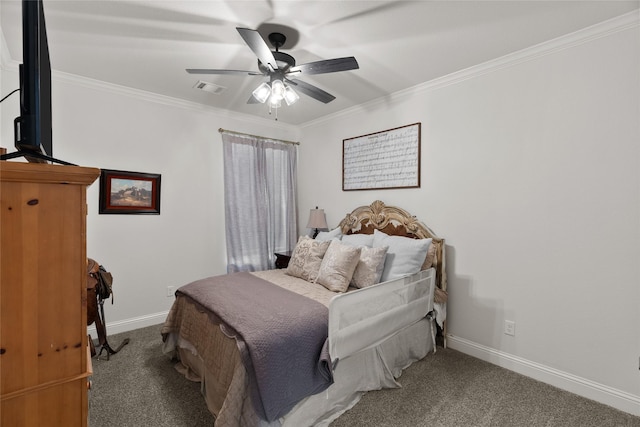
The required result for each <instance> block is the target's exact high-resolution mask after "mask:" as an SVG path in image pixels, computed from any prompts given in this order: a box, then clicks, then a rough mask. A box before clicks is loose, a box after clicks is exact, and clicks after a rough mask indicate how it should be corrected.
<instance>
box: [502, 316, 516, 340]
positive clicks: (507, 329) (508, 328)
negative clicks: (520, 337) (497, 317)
mask: <svg viewBox="0 0 640 427" xmlns="http://www.w3.org/2000/svg"><path fill="white" fill-rule="evenodd" d="M504 333H505V334H506V335H511V336H515V335H516V322H514V321H513V320H505V321H504Z"/></svg>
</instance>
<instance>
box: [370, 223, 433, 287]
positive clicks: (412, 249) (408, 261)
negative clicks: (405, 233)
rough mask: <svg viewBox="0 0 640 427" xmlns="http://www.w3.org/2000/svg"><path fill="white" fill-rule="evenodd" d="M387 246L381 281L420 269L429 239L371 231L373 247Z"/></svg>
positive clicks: (427, 248) (425, 255) (429, 244)
mask: <svg viewBox="0 0 640 427" xmlns="http://www.w3.org/2000/svg"><path fill="white" fill-rule="evenodd" d="M382 246H388V247H389V249H388V250H387V257H386V259H385V261H384V270H383V271H382V277H381V278H380V281H381V282H386V281H387V280H391V279H397V278H398V277H402V276H406V275H407V274H414V273H417V272H418V271H420V269H421V267H422V264H423V263H424V260H425V258H426V257H427V251H428V250H429V246H431V239H412V238H410V237H402V236H389V235H388V234H386V233H383V232H382V231H379V230H375V231H374V233H373V247H374V248H379V247H382Z"/></svg>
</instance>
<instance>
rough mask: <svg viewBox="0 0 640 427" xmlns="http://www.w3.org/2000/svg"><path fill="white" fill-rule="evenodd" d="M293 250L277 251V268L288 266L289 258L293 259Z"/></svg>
mask: <svg viewBox="0 0 640 427" xmlns="http://www.w3.org/2000/svg"><path fill="white" fill-rule="evenodd" d="M291 253H292V251H287V252H276V253H275V255H276V268H287V266H288V265H289V260H291Z"/></svg>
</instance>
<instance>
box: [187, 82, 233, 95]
mask: <svg viewBox="0 0 640 427" xmlns="http://www.w3.org/2000/svg"><path fill="white" fill-rule="evenodd" d="M193 87H194V88H196V89H200V90H204V91H205V92H211V93H215V94H216V95H219V94H221V93H222V92H224V91H225V90H226V89H227V88H226V87H224V86H219V85H216V84H213V83H211V82H204V81H202V80H198V81H197V82H196V84H195V85H193Z"/></svg>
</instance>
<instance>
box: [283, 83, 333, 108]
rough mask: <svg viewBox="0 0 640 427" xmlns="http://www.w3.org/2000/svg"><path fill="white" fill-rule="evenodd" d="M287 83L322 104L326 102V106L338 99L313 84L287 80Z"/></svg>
mask: <svg viewBox="0 0 640 427" xmlns="http://www.w3.org/2000/svg"><path fill="white" fill-rule="evenodd" d="M287 82H288V83H290V84H292V85H294V86H295V89H296V90H297V91H298V92H302V93H304V94H305V95H307V96H310V97H311V98H313V99H317V100H318V101H320V102H324V103H325V104H328V103H329V102H331V101H333V100H334V99H336V97H335V96H333V95H331V94H330V93H328V92H325V91H324V90H322V89H320V88H319V87H316V86H314V85H312V84H309V83H305V82H303V81H302V80H295V79H287Z"/></svg>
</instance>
